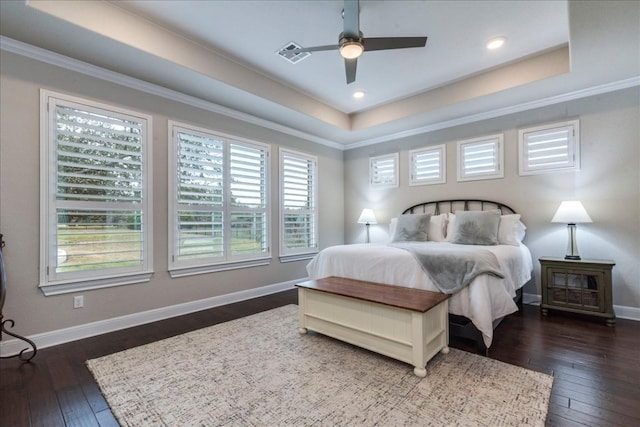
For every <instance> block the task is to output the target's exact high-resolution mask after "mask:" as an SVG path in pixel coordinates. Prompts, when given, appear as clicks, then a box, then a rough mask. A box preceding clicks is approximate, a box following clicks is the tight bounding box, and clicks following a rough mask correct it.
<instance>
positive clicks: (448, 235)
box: [444, 213, 456, 242]
mask: <svg viewBox="0 0 640 427" xmlns="http://www.w3.org/2000/svg"><path fill="white" fill-rule="evenodd" d="M455 222H456V214H454V213H449V214H447V226H446V230H447V232H446V233H445V235H444V241H445V242H450V241H451V236H453V224H455Z"/></svg>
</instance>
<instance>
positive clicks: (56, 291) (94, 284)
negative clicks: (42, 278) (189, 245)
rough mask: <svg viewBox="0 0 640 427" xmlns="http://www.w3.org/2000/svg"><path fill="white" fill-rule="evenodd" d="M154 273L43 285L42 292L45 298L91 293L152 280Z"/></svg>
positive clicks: (41, 286)
mask: <svg viewBox="0 0 640 427" xmlns="http://www.w3.org/2000/svg"><path fill="white" fill-rule="evenodd" d="M152 275H153V272H146V273H139V274H131V275H127V276H120V277H107V278H101V279H89V280H82V281H77V282H64V283H49V284H41V285H40V290H41V291H42V293H43V294H44V295H45V296H47V297H48V296H52V295H60V294H70V293H73V292H81V291H90V290H93V289H102V288H110V287H114V286H123V285H133V284H135V283H144V282H148V281H150V280H151V276H152Z"/></svg>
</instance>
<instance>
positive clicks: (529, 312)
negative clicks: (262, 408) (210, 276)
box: [0, 290, 640, 427]
mask: <svg viewBox="0 0 640 427" xmlns="http://www.w3.org/2000/svg"><path fill="white" fill-rule="evenodd" d="M295 303H297V294H296V291H295V290H293V291H286V292H282V293H279V294H274V295H270V296H266V297H261V298H257V299H253V300H249V301H244V302H241V303H236V304H231V305H227V306H223V307H218V308H214V309H210V310H205V311H201V312H198V313H193V314H189V315H185V316H180V317H178V318H173V319H168V320H163V321H160V322H155V323H151V324H148V325H143V326H138V327H134V328H130V329H126V330H122V331H117V332H112V333H109V334H104V335H101V336H97V337H92V338H88V339H84V340H80V341H75V342H72V343H68V344H63V345H59V346H56V347H51V348H46V349H40V350H39V351H38V354H37V355H36V357H35V358H34V359H33V360H32V361H31V363H24V364H23V363H20V361H19V360H18V359H16V358H13V359H5V360H1V361H0V426H3V427H9V426H20V427H22V426H47V427H54V426H83V427H84V426H117V425H118V424H117V422H116V420H115V419H114V417H113V416H112V414H111V411H110V410H109V407H108V406H107V404H106V402H105V400H104V399H103V397H102V395H101V393H100V390H99V389H98V386H97V385H96V383H95V381H94V380H93V377H92V376H91V374H90V373H89V371H88V370H87V368H86V367H85V364H84V362H85V361H86V360H87V359H92V358H96V357H99V356H103V355H107V354H111V353H114V352H117V351H120V350H124V349H127V348H130V347H135V346H139V345H142V344H146V343H149V342H153V341H157V340H160V339H163V338H167V337H171V336H174V335H178V334H182V333H184V332H188V331H191V330H194V329H199V328H203V327H206V326H210V325H213V324H216V323H221V322H225V321H228V320H232V319H236V318H238V317H243V316H247V315H249V314H254V313H257V312H260V311H264V310H268V309H271V308H275V307H279V306H282V305H286V304H295ZM14 329H15V328H14ZM451 346H452V347H456V348H460V349H463V350H469V351H474V347H473V345H472V344H471V343H468V342H465V341H454V342H451ZM489 357H491V358H494V359H498V360H501V361H504V362H507V363H511V364H514V365H518V366H522V367H525V368H529V369H533V370H536V371H540V372H546V373H548V374H551V375H553V376H554V377H555V380H554V385H553V391H552V395H551V402H550V405H549V415H548V417H547V425H549V426H585V425H586V426H640V322H633V321H629V320H620V319H619V320H618V324H617V325H616V327H613V328H610V327H607V326H605V325H604V321H600V320H597V319H589V318H580V317H576V316H570V315H567V314H562V313H555V312H553V313H551V314H550V315H549V316H548V317H542V316H541V315H540V312H539V309H538V307H536V306H527V305H525V306H524V309H523V311H522V312H519V313H516V314H513V315H511V316H509V317H508V318H506V319H505V320H504V321H503V322H502V323H501V324H500V325H499V326H498V328H497V330H496V337H495V339H494V343H493V345H492V347H491V349H490V352H489ZM514 380H515V379H514ZM496 410H499V408H496Z"/></svg>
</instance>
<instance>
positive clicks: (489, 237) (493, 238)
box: [451, 211, 501, 245]
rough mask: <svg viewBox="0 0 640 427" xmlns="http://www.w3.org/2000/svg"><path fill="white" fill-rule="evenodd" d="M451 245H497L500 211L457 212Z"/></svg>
mask: <svg viewBox="0 0 640 427" xmlns="http://www.w3.org/2000/svg"><path fill="white" fill-rule="evenodd" d="M455 215H456V216H455V222H454V224H453V235H452V236H451V243H457V244H460V245H497V244H498V228H499V227H500V216H501V215H500V212H499V211H457V212H456V213H455Z"/></svg>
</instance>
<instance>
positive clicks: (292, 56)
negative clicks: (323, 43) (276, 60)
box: [276, 42, 311, 64]
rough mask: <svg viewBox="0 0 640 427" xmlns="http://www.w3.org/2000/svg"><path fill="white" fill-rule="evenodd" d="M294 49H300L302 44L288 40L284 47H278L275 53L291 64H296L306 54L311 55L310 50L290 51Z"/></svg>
mask: <svg viewBox="0 0 640 427" xmlns="http://www.w3.org/2000/svg"><path fill="white" fill-rule="evenodd" d="M295 49H302V46H300V45H299V44H298V43H296V42H289V43H287V44H286V45H285V46H284V47H282V48H280V49H278V51H277V52H276V53H277V54H278V55H280V56H281V57H282V58H284V59H286V60H287V61H289V62H291V63H292V64H297V63H298V62H300V61H302V60H303V59H304V58H306V57H307V56H310V55H311V52H301V53H291V51H292V50H295Z"/></svg>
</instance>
